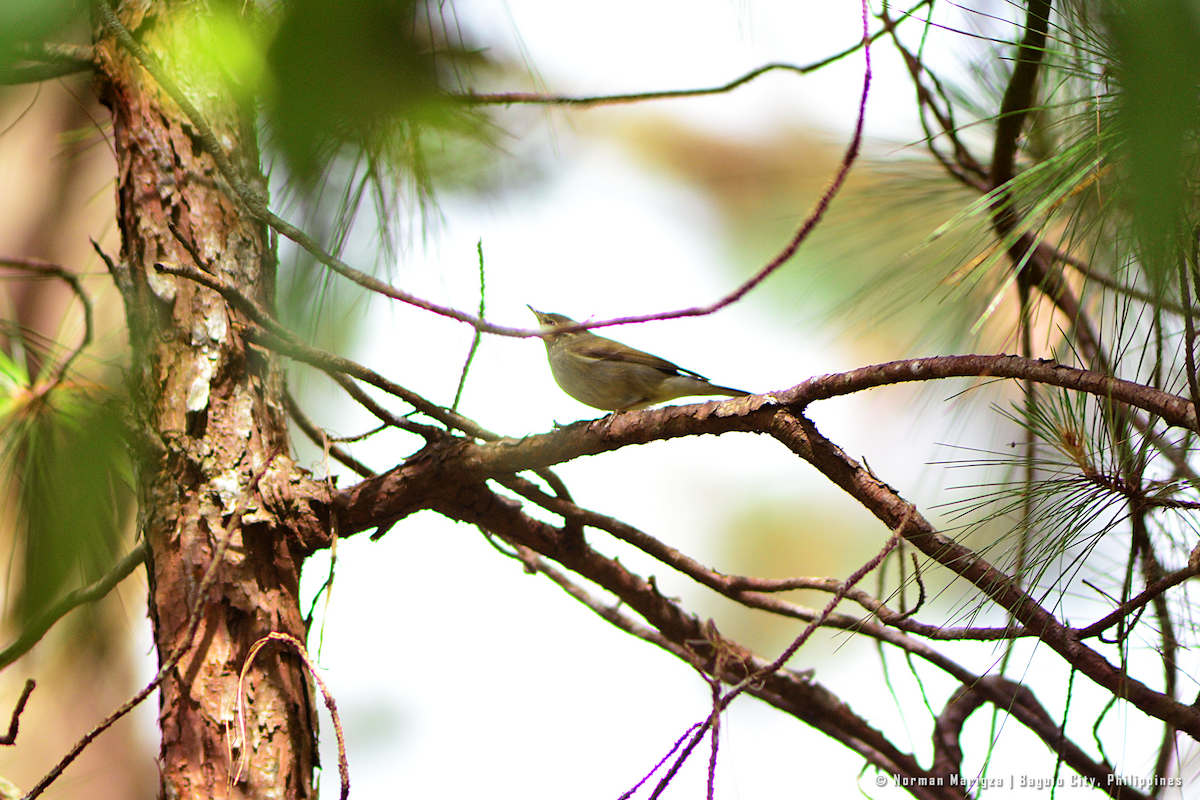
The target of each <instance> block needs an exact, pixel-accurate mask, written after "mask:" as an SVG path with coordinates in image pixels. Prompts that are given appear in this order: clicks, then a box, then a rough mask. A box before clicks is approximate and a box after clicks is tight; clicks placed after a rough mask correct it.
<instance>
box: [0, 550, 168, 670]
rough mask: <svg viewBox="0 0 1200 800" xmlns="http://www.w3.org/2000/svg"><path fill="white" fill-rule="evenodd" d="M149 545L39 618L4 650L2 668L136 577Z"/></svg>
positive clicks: (59, 602) (128, 555) (128, 554)
mask: <svg viewBox="0 0 1200 800" xmlns="http://www.w3.org/2000/svg"><path fill="white" fill-rule="evenodd" d="M147 552H148V551H147V548H146V542H145V541H140V542H138V543H137V544H135V545H134V546H133V549H132V550H130V551H129V552H128V553H126V554H125V557H124V558H122V559H121V560H120V561H118V562H117V563H116V564H114V565H113V566H112V569H110V570H109V571H108V573H107V574H105V575H104V577H102V578H100V580H98V581H96V582H95V583H93V584H91V585H89V586H85V587H83V588H81V589H76V590H74V591H73V592H70V593H69V594H67V595H66V596H65V597H63V598H62V599H61V600H59V601H58V602H57V603H55V604H54V605H52V606H50V607H49V608H47V609H46V610H45V611H43V612H42V613H41V614H38V616H37V618H36V619H35V620H33V621H32V622H31V623H29V625H27V626H26V627H25V629H24V630H22V631H21V633H20V635H18V636H17V638H16V639H14V640H13V641H12V643H11V644H9V645H8V647H5V648H4V649H3V650H0V669H4V668H5V667H7V666H8V665H9V664H11V663H13V662H14V661H16V660H17V659H18V658H20V657H21V656H23V655H25V654H26V653H27V652H29V650H30V648H32V647H33V646H34V645H35V644H37V643H38V642H39V641H41V638H42V637H43V636H45V635H46V631H48V630H50V628H51V627H53V626H54V623H56V622H58V621H59V620H60V619H62V618H63V617H65V616H66V615H67V614H68V613H69V612H71V611H73V610H74V609H76V608H78V607H79V606H81V605H83V604H84V603H94V602H96V601H97V600H99V599H100V598H102V597H104V596H105V595H106V594H108V593H109V592H111V591H112V589H113V587H114V586H116V585H117V584H118V583H120V582H121V581H123V580H125V579H126V578H128V577H129V576H130V575H132V574H133V571H134V570H135V569H137V568H138V567H139V566H141V565H142V564H144V563H145V562H146V554H147Z"/></svg>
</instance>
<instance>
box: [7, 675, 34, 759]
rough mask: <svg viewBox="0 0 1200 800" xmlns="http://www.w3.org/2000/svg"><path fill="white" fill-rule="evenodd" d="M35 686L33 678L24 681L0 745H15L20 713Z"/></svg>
mask: <svg viewBox="0 0 1200 800" xmlns="http://www.w3.org/2000/svg"><path fill="white" fill-rule="evenodd" d="M36 686H37V681H35V680H34V679H33V678H27V679H26V680H25V688H24V689H22V690H21V696H20V697H18V698H17V704H16V706H14V707H13V712H12V718H11V719H9V721H8V733H6V734H4V735H3V736H0V744H2V745H12V744H16V743H17V731H18V730H19V729H20V727H21V712H22V711H24V710H25V704H26V703H27V702H29V695H31V694H33V689H34V687H36Z"/></svg>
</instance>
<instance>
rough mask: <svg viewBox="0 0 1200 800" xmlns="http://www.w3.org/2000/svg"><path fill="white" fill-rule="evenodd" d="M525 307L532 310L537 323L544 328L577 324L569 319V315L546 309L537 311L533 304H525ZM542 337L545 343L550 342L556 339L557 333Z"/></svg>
mask: <svg viewBox="0 0 1200 800" xmlns="http://www.w3.org/2000/svg"><path fill="white" fill-rule="evenodd" d="M525 307H526V308H528V309H529V310H530V311H532V312H533V315H534V316H535V317H537V321H538V324H539V325H541V326H542V327H544V328H560V327H563V326H565V325H577V324H578V323H577V322H575V320H573V319H571V318H570V317H566V316H563V315H562V314H552V313H550V312H548V311H538V310H537V309H536V308H534V307H533V306H530V305H527V306H525ZM542 338H543V339H544V340H545V342H546V343H547V344H549V343H550V342H552V341H554V340H555V339H557V338H558V335H556V334H550V335H548V336H543V337H542Z"/></svg>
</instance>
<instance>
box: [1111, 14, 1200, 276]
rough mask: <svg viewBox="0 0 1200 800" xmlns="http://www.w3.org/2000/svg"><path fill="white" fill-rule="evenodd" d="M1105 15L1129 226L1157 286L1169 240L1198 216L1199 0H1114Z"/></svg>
mask: <svg viewBox="0 0 1200 800" xmlns="http://www.w3.org/2000/svg"><path fill="white" fill-rule="evenodd" d="M1107 21H1108V23H1109V27H1110V29H1111V31H1112V44H1113V48H1114V56H1115V58H1114V63H1113V73H1114V75H1115V77H1116V79H1117V81H1118V82H1119V83H1120V94H1119V97H1120V102H1119V103H1118V106H1117V118H1116V121H1117V124H1118V126H1119V129H1120V131H1121V133H1122V134H1123V139H1124V142H1123V144H1124V146H1125V148H1126V150H1127V152H1126V154H1125V155H1126V169H1127V174H1128V176H1129V178H1130V181H1129V189H1128V190H1129V192H1130V193H1131V196H1132V206H1133V217H1134V230H1135V233H1136V235H1137V238H1138V242H1139V244H1140V245H1141V259H1142V262H1143V267H1144V268H1145V270H1146V272H1147V275H1148V277H1150V279H1151V281H1152V283H1154V284H1156V285H1159V284H1161V282H1162V281H1164V280H1166V279H1167V276H1170V275H1172V274H1173V270H1174V268H1175V263H1174V261H1175V259H1174V258H1173V256H1172V255H1171V252H1172V250H1173V249H1174V247H1173V246H1172V245H1173V244H1175V243H1179V242H1180V240H1181V239H1186V236H1187V233H1186V230H1187V228H1188V227H1190V225H1194V224H1196V222H1197V221H1196V220H1195V219H1194V218H1193V219H1190V220H1189V219H1188V216H1189V215H1188V213H1187V211H1188V207H1189V206H1190V207H1191V209H1192V210H1193V211H1194V207H1195V204H1194V201H1191V199H1190V197H1189V196H1188V192H1189V190H1190V191H1192V192H1194V190H1195V182H1194V181H1195V178H1196V177H1197V176H1196V155H1197V153H1196V133H1197V123H1198V122H1200V114H1198V113H1197V112H1198V111H1200V107H1198V103H1197V96H1198V95H1197V92H1198V90H1200V4H1198V3H1196V2H1192V1H1191V0H1120V1H1119V2H1111V3H1109V7H1108V14H1107ZM1189 184H1190V186H1189Z"/></svg>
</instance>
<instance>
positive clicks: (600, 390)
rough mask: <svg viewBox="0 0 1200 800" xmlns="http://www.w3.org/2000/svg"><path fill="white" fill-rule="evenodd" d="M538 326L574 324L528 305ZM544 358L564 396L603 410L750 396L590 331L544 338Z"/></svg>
mask: <svg viewBox="0 0 1200 800" xmlns="http://www.w3.org/2000/svg"><path fill="white" fill-rule="evenodd" d="M529 310H530V311H532V312H533V313H534V316H536V317H537V320H538V324H540V325H543V326H545V327H549V328H559V327H564V326H568V325H576V324H578V323H576V322H575V320H573V319H571V318H570V317H564V316H563V315H562V314H548V313H546V312H545V311H538V310H537V309H536V308H534V307H533V306H529ZM543 340H544V341H545V343H546V358H547V359H549V361H550V372H551V373H553V374H554V380H555V382H556V383H558V385H559V386H560V387H561V388H562V390H563V391H564V392H566V393H567V394H569V395H571V397H574V398H575V399H576V400H578V401H579V402H581V403H585V404H587V405H589V406H591V407H592V408H599V409H601V410H602V411H633V410H635V409H639V408H646V407H648V406H652V405H655V404H656V403H663V402H666V401H667V400H674V399H676V398H678V397H690V396H692V395H698V394H719V395H725V396H728V397H741V396H743V395H747V394H750V393H749V392H743V391H742V390H741V389H730V388H729V387H728V386H714V385H713V384H711V383H709V382H708V378H705V377H704V376H703V375H700V374H697V373H695V372H692V371H691V370H690V369H684V368H683V367H681V366H679V365H678V364H672V363H671V362H670V361H666V360H665V359H661V358H659V357H658V356H652V355H650V354H649V353H643V352H642V351H641V350H635V349H633V348H632V347H629V346H627V345H623V344H621V343H620V342H614V341H613V340H612V339H605V338H604V337H603V336H597V335H596V334H594V333H592V332H591V331H574V332H572V333H554V332H551V333H548V334H546V335H545V336H544V337H543Z"/></svg>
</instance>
